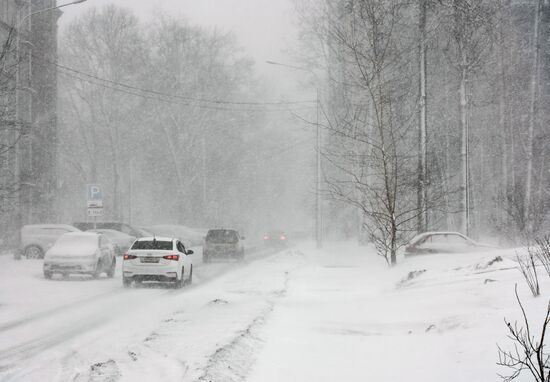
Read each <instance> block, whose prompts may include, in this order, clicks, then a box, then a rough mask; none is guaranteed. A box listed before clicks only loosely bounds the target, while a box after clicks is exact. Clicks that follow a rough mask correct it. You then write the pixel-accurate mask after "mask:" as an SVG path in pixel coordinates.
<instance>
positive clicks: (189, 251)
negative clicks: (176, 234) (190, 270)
mask: <svg viewBox="0 0 550 382" xmlns="http://www.w3.org/2000/svg"><path fill="white" fill-rule="evenodd" d="M193 253H195V252H194V251H193V250H192V249H188V250H187V254H188V255H192V254H193Z"/></svg>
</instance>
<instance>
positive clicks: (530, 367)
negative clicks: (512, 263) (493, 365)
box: [497, 285, 550, 382]
mask: <svg viewBox="0 0 550 382" xmlns="http://www.w3.org/2000/svg"><path fill="white" fill-rule="evenodd" d="M515 293H516V299H517V301H518V305H519V307H520V308H521V313H522V316H523V325H521V326H520V325H519V324H518V323H517V322H516V323H514V324H512V323H511V322H509V321H507V320H506V319H505V320H504V323H505V324H506V327H507V328H508V338H509V339H511V340H512V342H513V343H514V349H513V350H504V349H502V348H501V347H500V346H498V357H499V361H498V362H497V365H499V366H503V367H506V368H508V369H510V370H511V374H509V375H500V376H501V378H502V379H503V380H504V381H506V382H509V381H513V380H515V379H516V378H517V377H519V375H520V374H521V373H522V372H524V371H527V372H529V373H530V374H531V376H532V377H533V380H534V381H536V382H548V381H550V353H548V352H546V351H545V350H546V349H545V341H546V333H547V329H549V328H550V301H549V302H548V305H547V308H546V316H545V318H544V321H543V323H542V327H541V329H540V335H538V336H537V335H536V333H534V332H533V330H532V328H531V325H530V322H529V318H528V317H527V313H526V312H525V309H524V307H523V304H522V303H521V300H520V298H519V296H518V291H517V285H516V289H515Z"/></svg>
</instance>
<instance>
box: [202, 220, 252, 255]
mask: <svg viewBox="0 0 550 382" xmlns="http://www.w3.org/2000/svg"><path fill="white" fill-rule="evenodd" d="M243 240H244V237H242V236H240V235H239V232H238V231H236V230H234V229H223V228H222V229H211V230H209V231H208V233H207V234H206V237H205V238H204V247H203V249H202V261H203V263H208V262H209V261H210V260H212V258H223V259H236V260H242V259H244V243H243Z"/></svg>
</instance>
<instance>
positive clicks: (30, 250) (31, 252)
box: [25, 245, 44, 259]
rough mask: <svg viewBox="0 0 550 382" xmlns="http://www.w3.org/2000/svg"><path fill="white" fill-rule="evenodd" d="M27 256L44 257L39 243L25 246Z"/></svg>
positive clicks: (29, 257)
mask: <svg viewBox="0 0 550 382" xmlns="http://www.w3.org/2000/svg"><path fill="white" fill-rule="evenodd" d="M25 257H26V258H27V259H42V258H44V252H43V251H42V248H40V247H39V246H37V245H29V246H28V247H27V248H25Z"/></svg>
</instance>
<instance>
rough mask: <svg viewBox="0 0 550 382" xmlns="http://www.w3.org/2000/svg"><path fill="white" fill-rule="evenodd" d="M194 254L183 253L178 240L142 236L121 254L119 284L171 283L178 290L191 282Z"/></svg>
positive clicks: (127, 285) (125, 285)
mask: <svg viewBox="0 0 550 382" xmlns="http://www.w3.org/2000/svg"><path fill="white" fill-rule="evenodd" d="M192 254H193V251H191V250H186V249H185V247H184V245H183V243H182V242H181V241H179V240H178V239H174V238H168V237H143V238H140V239H137V240H136V241H135V242H134V244H132V246H131V247H130V249H129V250H128V252H127V253H126V254H124V261H123V262H122V283H123V285H124V287H125V288H127V287H129V286H130V285H131V284H132V281H135V282H142V281H158V282H170V283H173V285H174V287H176V288H181V287H183V285H184V284H185V283H187V284H191V283H192V282H193V256H191V255H192Z"/></svg>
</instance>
